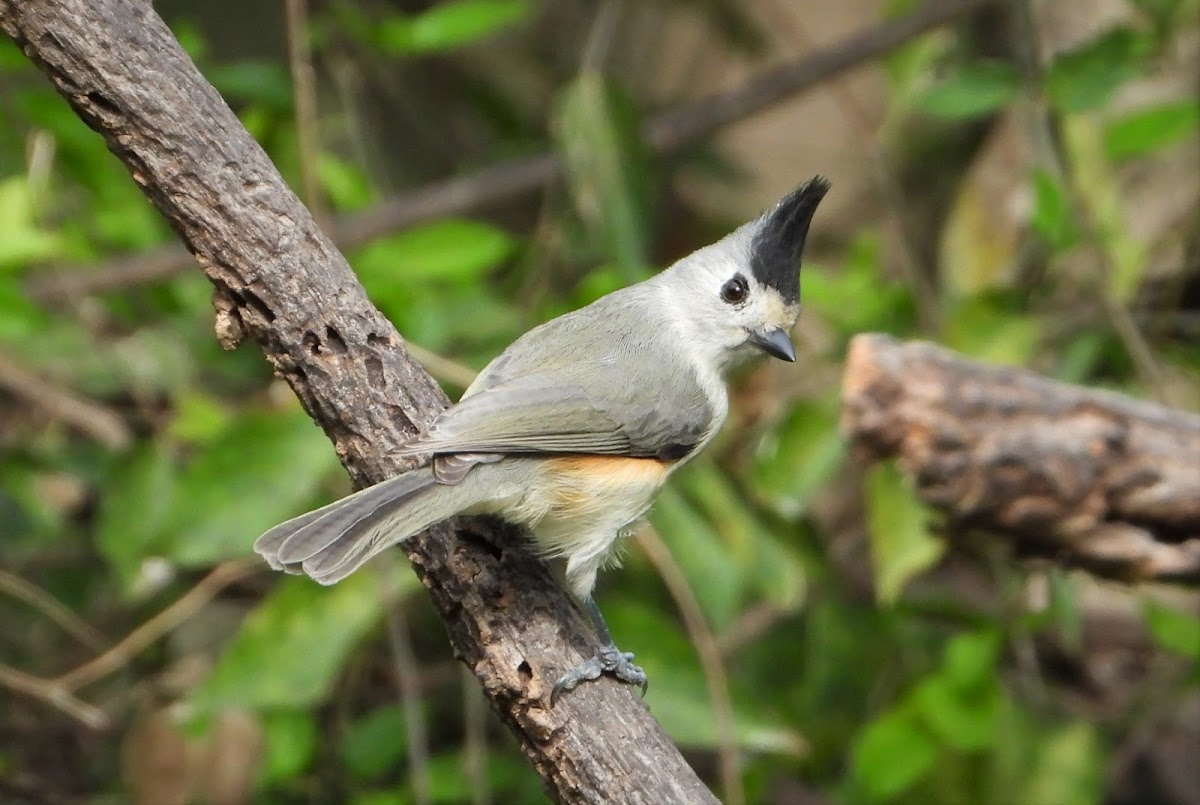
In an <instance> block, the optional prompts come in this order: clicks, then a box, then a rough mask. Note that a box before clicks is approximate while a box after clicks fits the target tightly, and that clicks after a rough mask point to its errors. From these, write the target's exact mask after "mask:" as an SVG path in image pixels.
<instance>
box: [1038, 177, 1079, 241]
mask: <svg viewBox="0 0 1200 805" xmlns="http://www.w3.org/2000/svg"><path fill="white" fill-rule="evenodd" d="M1033 197H1034V202H1033V219H1032V220H1031V221H1030V223H1031V224H1033V228H1034V230H1035V231H1036V232H1037V233H1038V234H1039V235H1041V236H1042V238H1043V239H1044V240H1045V241H1046V243H1047V245H1049V246H1050V248H1051V249H1053V250H1054V251H1065V250H1067V249H1069V248H1071V247H1072V246H1074V245H1075V244H1076V243H1078V242H1079V229H1078V227H1077V226H1076V225H1075V217H1074V213H1073V211H1072V209H1071V203H1070V200H1069V199H1068V198H1067V194H1066V191H1065V190H1064V189H1063V186H1062V183H1061V182H1059V181H1058V180H1056V179H1055V178H1054V177H1053V176H1051V175H1050V174H1049V173H1048V172H1047V171H1044V170H1037V171H1034V174H1033Z"/></svg>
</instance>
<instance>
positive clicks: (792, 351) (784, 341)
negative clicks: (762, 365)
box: [750, 327, 796, 363]
mask: <svg viewBox="0 0 1200 805" xmlns="http://www.w3.org/2000/svg"><path fill="white" fill-rule="evenodd" d="M750 343H751V344H754V346H756V347H758V348H759V349H761V350H762V351H763V352H765V353H767V354H768V355H770V356H772V357H775V358H779V360H781V361H787V362H788V363H795V362H796V348H795V347H794V346H792V339H791V338H789V337H788V334H787V330H784V329H783V328H782V327H776V328H775V329H774V330H767V331H766V332H763V333H751V334H750Z"/></svg>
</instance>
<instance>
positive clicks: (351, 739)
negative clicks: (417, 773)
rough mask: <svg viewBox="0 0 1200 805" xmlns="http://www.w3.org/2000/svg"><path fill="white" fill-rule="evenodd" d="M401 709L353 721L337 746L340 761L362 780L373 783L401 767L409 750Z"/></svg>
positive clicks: (382, 709) (384, 710) (383, 709)
mask: <svg viewBox="0 0 1200 805" xmlns="http://www.w3.org/2000/svg"><path fill="white" fill-rule="evenodd" d="M407 736H408V733H407V732H405V729H404V710H403V709H402V708H401V707H399V706H397V705H393V706H390V707H380V708H378V709H376V710H373V711H372V712H371V713H370V714H368V715H367V716H366V718H363V719H360V720H359V721H357V722H355V723H354V724H353V725H352V726H351V727H350V729H349V730H348V731H347V733H346V736H345V738H344V739H343V740H342V742H341V744H340V747H339V748H340V751H341V755H342V762H343V763H345V765H346V768H347V769H348V770H349V771H350V773H351V774H353V775H355V776H356V777H358V778H359V779H361V780H375V779H377V778H379V777H382V776H383V775H384V774H387V773H388V772H389V771H391V770H393V769H395V768H396V767H397V766H400V765H402V764H403V762H404V756H405V753H406V752H407V751H408V747H407V744H406V739H407Z"/></svg>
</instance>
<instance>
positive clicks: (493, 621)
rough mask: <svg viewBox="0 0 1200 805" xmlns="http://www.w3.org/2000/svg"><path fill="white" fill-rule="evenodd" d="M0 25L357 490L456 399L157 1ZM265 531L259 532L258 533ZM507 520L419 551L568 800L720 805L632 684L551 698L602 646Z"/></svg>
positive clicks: (439, 602) (443, 532) (97, 5)
mask: <svg viewBox="0 0 1200 805" xmlns="http://www.w3.org/2000/svg"><path fill="white" fill-rule="evenodd" d="M0 29H3V30H4V31H5V33H7V34H8V35H9V36H11V37H12V38H13V39H14V40H15V41H16V42H17V44H18V45H19V46H20V47H21V48H22V49H23V50H24V52H25V54H26V55H27V56H28V57H29V58H30V59H31V60H32V61H33V62H34V63H35V64H36V65H37V66H38V67H39V68H40V69H41V70H42V71H43V72H44V73H45V74H46V75H47V76H48V77H49V78H50V80H51V81H52V82H53V83H54V86H55V87H56V88H57V89H58V91H59V92H60V93H61V94H62V95H63V96H64V97H65V98H66V99H67V101H68V103H70V105H71V106H72V108H73V109H74V110H75V111H76V113H77V114H79V116H80V117H81V118H82V119H83V120H84V121H86V122H87V124H88V125H89V126H91V127H92V128H94V129H95V130H97V131H98V132H100V133H101V134H102V135H103V136H104V138H105V141H106V142H107V144H108V147H109V148H110V149H111V150H112V152H113V153H114V154H116V155H117V157H118V158H120V159H121V161H122V162H123V163H124V164H125V166H126V167H127V168H128V169H129V172H130V174H131V175H132V177H133V180H134V181H135V182H136V183H137V184H138V185H139V186H140V187H141V188H142V190H143V191H144V192H145V193H146V195H147V196H148V197H149V199H150V200H151V202H153V203H154V205H155V206H156V207H157V208H158V209H159V211H160V212H162V214H163V215H164V216H166V217H167V219H168V220H169V221H170V222H171V225H172V226H173V227H174V228H175V230H176V231H177V232H178V233H179V235H180V237H181V238H182V239H183V241H184V242H185V243H186V244H187V247H188V249H189V250H190V251H191V252H192V253H193V254H194V255H195V257H196V259H197V260H198V261H199V263H200V265H201V267H202V268H203V270H204V272H205V274H206V275H207V277H208V278H209V280H210V281H211V282H212V284H213V286H214V289H215V290H214V304H215V307H216V309H217V332H218V337H219V338H220V339H221V341H222V343H223V344H225V345H226V346H230V347H232V346H234V345H236V344H237V343H239V342H240V341H241V340H243V339H245V338H250V339H252V340H253V341H255V342H256V343H257V344H258V345H259V347H260V348H261V349H262V350H263V352H264V354H265V355H266V357H267V359H268V360H270V361H271V363H272V364H273V365H274V367H275V369H276V371H277V372H278V373H279V374H280V375H281V376H282V377H284V378H285V379H286V380H287V381H288V383H289V384H290V385H291V386H292V388H293V389H294V390H295V392H296V394H297V396H298V397H299V398H300V399H301V401H302V402H303V404H304V406H305V408H306V409H307V410H308V412H309V413H310V414H311V415H312V417H313V419H315V420H316V421H317V422H318V423H319V424H320V425H321V427H323V428H324V430H325V432H326V433H327V434H328V436H329V437H330V439H331V440H332V441H333V443H334V446H335V447H336V449H337V452H338V455H339V457H340V458H341V460H342V462H343V464H345V466H346V468H347V470H348V471H349V472H350V474H351V476H352V477H353V478H354V479H355V481H356V482H358V483H359V484H366V483H371V482H376V481H380V480H383V479H384V478H385V477H387V476H389V475H391V474H394V473H395V472H396V471H397V470H399V469H401V465H400V463H399V461H398V460H396V459H395V458H393V457H392V456H393V455H394V451H393V449H394V448H395V447H396V446H398V445H399V444H401V443H403V442H404V441H406V440H407V439H408V438H409V437H411V436H412V434H413V433H414V432H415V431H416V429H417V426H418V425H419V424H420V423H422V422H425V421H427V420H428V418H429V417H431V416H432V415H433V414H434V413H436V412H437V411H439V410H441V409H442V408H443V407H444V406H445V405H446V399H445V397H444V395H443V394H442V392H441V390H440V389H439V388H438V387H437V385H436V384H435V383H434V382H433V380H432V379H431V378H430V377H429V376H428V375H427V374H425V373H424V372H423V371H422V370H421V368H420V367H419V366H418V365H417V364H416V363H415V362H414V361H413V360H412V359H411V358H410V357H409V355H408V353H407V352H406V351H405V349H404V344H403V340H402V339H401V338H400V336H399V334H398V333H397V332H396V330H395V328H394V327H393V326H392V325H391V323H390V322H388V321H387V320H386V319H385V318H384V317H383V316H382V315H381V314H380V313H379V311H377V310H376V309H375V308H374V307H373V306H372V305H371V303H370V302H369V301H368V300H367V298H366V295H365V293H364V292H363V289H362V287H361V286H360V285H359V284H358V282H357V280H356V279H355V277H354V275H353V274H352V273H351V271H350V269H349V267H348V266H347V264H346V261H345V259H344V258H343V257H342V255H341V254H339V253H338V251H337V249H336V248H335V247H334V245H333V244H332V242H330V240H329V239H328V238H327V237H326V236H325V235H324V234H322V233H321V232H320V230H319V229H318V228H317V226H316V225H315V223H314V222H313V220H312V217H311V216H310V215H309V213H308V211H307V210H306V209H305V208H304V206H303V205H302V204H301V203H300V201H299V200H298V199H297V198H296V196H295V195H294V194H293V193H292V192H291V191H290V190H289V189H288V188H287V186H286V185H285V183H284V182H283V180H282V178H281V177H280V176H279V174H278V172H277V171H276V170H275V168H274V166H273V165H272V164H271V162H270V160H269V159H268V158H267V155H266V154H265V153H264V152H263V151H262V149H261V148H260V147H259V146H258V144H257V143H255V142H254V140H253V139H252V138H251V137H250V135H249V134H248V133H247V132H246V131H245V129H243V128H242V126H241V124H240V123H239V122H238V120H237V118H236V117H235V116H234V115H233V113H232V112H231V111H230V109H229V107H228V106H226V104H225V103H224V101H223V100H222V99H221V96H220V95H219V94H218V93H217V92H216V90H214V89H213V88H212V87H211V86H210V85H209V84H208V83H207V82H206V81H205V80H204V79H203V77H202V76H201V75H200V74H199V73H198V72H197V70H196V68H195V66H194V65H193V64H192V63H191V61H190V60H189V59H188V57H187V56H186V55H185V54H184V52H183V50H182V49H181V48H180V47H179V44H178V43H177V42H176V41H175V38H174V37H173V36H172V35H171V32H170V31H169V30H168V28H167V27H166V25H165V24H163V22H162V20H161V19H159V18H158V16H157V15H156V14H155V13H154V10H153V8H152V6H151V4H149V3H147V2H145V0H0ZM252 536H253V535H250V534H248V535H246V538H247V545H249V541H250V539H251V537H252ZM512 544H513V543H512V535H511V534H507V533H504V532H503V530H502V529H501V528H499V527H498V526H494V525H487V524H481V523H475V522H472V523H468V524H466V525H465V526H463V527H460V528H457V529H455V528H450V527H448V526H444V525H443V526H441V527H439V528H437V529H434V530H433V531H431V532H430V533H429V534H426V535H424V536H423V537H421V538H418V539H416V540H414V541H413V542H412V543H410V545H411V549H410V550H409V556H410V558H411V560H412V562H413V565H414V567H415V568H416V570H417V573H418V575H419V576H420V577H421V579H422V581H423V583H424V585H425V587H426V588H427V589H428V590H429V592H430V595H431V597H432V599H433V601H434V603H435V605H436V606H437V608H438V611H439V613H440V615H441V617H442V618H443V620H444V621H445V624H446V628H447V630H448V632H449V635H450V639H451V642H452V644H453V646H454V649H455V651H456V652H457V654H458V655H459V657H460V658H461V659H462V660H463V661H464V662H465V663H466V664H467V665H468V666H469V667H470V668H471V669H472V670H473V671H474V673H475V674H476V676H477V677H478V678H479V679H480V681H481V683H482V685H483V689H484V691H485V694H486V695H487V697H488V698H489V700H490V702H491V704H492V706H493V707H494V708H495V709H496V711H497V712H498V713H499V714H500V717H501V718H502V719H503V720H504V722H505V723H506V724H507V725H508V726H509V728H510V729H511V730H512V732H513V733H514V735H515V736H516V738H517V740H518V741H519V743H520V745H521V747H522V749H523V750H524V752H525V754H526V756H527V757H528V758H529V759H530V761H531V763H532V764H533V766H534V768H535V769H536V771H537V773H538V774H539V775H541V777H542V779H543V781H544V784H545V786H546V788H547V789H548V790H549V791H550V793H551V795H552V796H553V797H554V798H555V799H557V800H559V801H572V802H628V803H664V802H689V803H693V802H715V799H714V798H713V796H712V794H711V793H710V792H709V791H708V790H707V789H706V788H705V787H704V785H703V783H701V782H700V780H699V778H697V776H696V775H695V773H694V772H693V771H692V770H691V768H690V767H689V766H688V764H687V763H686V762H685V761H684V759H683V758H682V756H681V755H680V754H679V752H678V750H677V749H676V748H675V746H674V744H673V743H672V742H671V740H670V738H669V737H668V736H667V735H666V734H665V733H664V732H663V730H662V728H661V727H660V726H659V725H658V723H657V722H656V721H655V720H654V719H653V718H652V717H651V716H650V714H649V711H648V710H647V709H646V706H645V705H644V704H643V703H642V702H641V701H640V700H639V699H638V698H637V697H636V695H635V694H634V693H632V692H631V691H629V690H628V689H627V688H625V687H624V686H622V685H620V684H618V683H616V682H612V681H609V680H603V681H599V682H597V683H595V684H590V685H586V686H584V687H583V688H581V689H579V690H576V691H574V692H573V693H572V694H571V695H570V696H567V697H564V699H563V700H562V701H560V702H559V704H558V706H557V707H555V708H553V709H550V708H549V706H548V704H547V700H548V694H549V690H550V686H551V685H552V683H553V680H555V679H556V678H557V677H558V675H559V674H561V673H562V672H563V671H565V670H566V669H567V668H569V667H571V666H573V665H574V664H576V663H577V662H579V661H581V660H583V659H584V656H585V654H590V653H591V651H590V650H591V648H592V646H591V643H592V638H591V637H590V635H589V634H588V633H587V631H586V630H585V629H584V627H583V623H582V619H581V618H580V616H579V615H578V614H577V613H576V612H575V610H574V608H573V607H572V605H571V603H570V601H569V599H568V598H567V596H566V594H565V593H563V592H562V591H561V589H560V588H559V587H558V585H557V584H555V583H554V582H553V580H552V579H551V578H550V576H549V574H548V573H547V571H546V569H545V567H544V566H543V565H542V564H541V563H540V562H537V561H535V560H533V559H531V558H530V557H529V556H528V555H527V554H526V553H525V552H524V551H521V550H519V549H514V548H512V547H511V546H512Z"/></svg>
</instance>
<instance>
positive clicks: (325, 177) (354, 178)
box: [317, 153, 375, 210]
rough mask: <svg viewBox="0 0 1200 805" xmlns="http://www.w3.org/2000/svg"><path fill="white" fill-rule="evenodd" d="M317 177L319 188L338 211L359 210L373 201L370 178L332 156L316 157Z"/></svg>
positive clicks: (323, 154) (373, 194)
mask: <svg viewBox="0 0 1200 805" xmlns="http://www.w3.org/2000/svg"><path fill="white" fill-rule="evenodd" d="M317 175H318V176H319V177H320V178H321V186H322V187H324V188H325V192H326V193H327V194H328V195H329V198H330V200H331V201H332V202H333V206H334V207H336V208H337V209H339V210H360V209H362V208H363V207H366V206H368V205H370V204H371V202H372V201H374V200H375V191H374V189H373V188H372V186H371V177H369V176H367V175H365V174H364V173H363V172H362V171H360V170H359V169H358V168H357V167H355V166H354V165H352V164H351V163H350V162H347V161H346V160H344V159H341V158H339V157H336V156H334V155H333V154H326V153H322V154H320V155H319V156H318V157H317Z"/></svg>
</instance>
